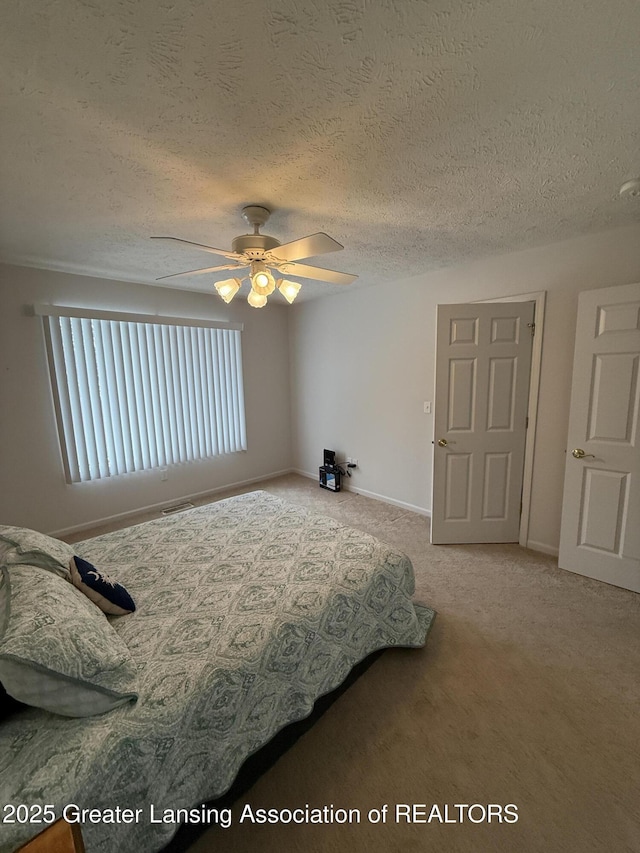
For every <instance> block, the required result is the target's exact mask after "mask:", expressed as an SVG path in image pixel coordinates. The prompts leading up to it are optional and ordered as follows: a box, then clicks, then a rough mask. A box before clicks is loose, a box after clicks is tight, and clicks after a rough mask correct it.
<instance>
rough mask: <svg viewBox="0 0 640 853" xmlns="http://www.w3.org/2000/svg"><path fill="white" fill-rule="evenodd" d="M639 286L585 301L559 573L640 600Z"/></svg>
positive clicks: (590, 294) (586, 296)
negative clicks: (584, 577)
mask: <svg viewBox="0 0 640 853" xmlns="http://www.w3.org/2000/svg"><path fill="white" fill-rule="evenodd" d="M639 362H640V284H631V285H624V286H622V287H609V288H605V289H604V290H591V291H586V292H585V293H581V294H580V298H579V303H578V324H577V330H576V345H575V355H574V364H573V384H572V392H571V411H570V415H569V434H568V445H567V457H566V467H565V481H564V495H563V514H562V527H561V534H560V556H559V560H558V562H559V565H560V567H561V568H563V569H569V570H571V571H573V572H578V573H580V574H583V575H587V576H588V577H592V578H598V579H599V580H603V581H607V582H608V583H612V584H615V585H617V586H623V587H626V588H627V589H632V590H635V591H636V592H640V447H639V436H638V410H639V408H640V383H639V381H638V369H639Z"/></svg>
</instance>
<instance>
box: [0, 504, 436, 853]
mask: <svg viewBox="0 0 640 853" xmlns="http://www.w3.org/2000/svg"><path fill="white" fill-rule="evenodd" d="M58 544H59V546H60V548H59V553H53V554H50V553H49V554H47V555H46V557H47V559H46V560H45V561H44V565H43V563H42V559H41V558H40V557H39V555H38V554H36V550H37V549H34V548H32V549H31V551H29V547H27V546H24V547H23V548H22V553H21V554H18V555H17V552H13V553H12V554H11V555H10V556H9V557H6V558H5V561H6V562H7V563H8V568H5V569H4V573H5V575H6V576H7V578H8V579H9V583H4V584H3V586H2V589H0V608H1V607H4V610H5V624H4V628H3V627H2V625H0V636H1V632H2V630H5V631H7V630H8V629H7V624H8V623H7V617H6V613H7V612H8V611H7V601H6V599H7V598H8V597H12V598H13V599H15V602H14V604H15V608H17V607H18V605H19V603H20V596H19V592H20V583H22V584H23V585H24V586H25V587H29V588H31V589H32V588H33V586H34V583H35V581H34V579H33V578H32V577H31V576H30V575H28V572H30V571H32V572H33V573H34V577H35V576H36V575H37V581H38V584H43V586H44V585H46V584H49V586H51V587H53V588H54V589H53V592H54V593H55V595H57V596H62V595H64V596H67V595H68V594H69V593H70V592H73V593H74V594H75V595H81V593H79V592H78V591H77V590H76V589H74V588H73V587H72V585H71V584H70V583H68V578H66V577H65V570H66V560H67V559H68V554H69V553H75V554H78V555H80V556H81V557H83V558H84V559H86V560H88V561H90V562H91V563H92V564H93V565H95V566H96V567H101V568H102V569H104V570H105V571H107V572H108V574H109V575H111V576H113V577H114V578H116V579H117V580H118V581H120V582H121V583H122V584H124V585H125V586H126V588H127V590H128V591H129V592H130V593H131V595H132V597H133V598H134V599H135V602H136V604H137V609H136V612H135V613H132V614H130V615H126V616H118V617H112V616H109V617H107V616H105V615H104V614H102V613H100V612H99V611H98V613H99V617H97V618H99V619H100V620H102V621H103V622H104V625H106V630H107V631H109V632H111V633H112V634H113V638H115V640H117V642H118V643H120V644H121V645H123V646H124V647H125V650H126V653H127V655H128V656H129V657H128V658H127V661H126V666H124V669H123V670H122V672H120V675H122V676H123V677H124V681H125V684H124V688H123V687H122V685H120V686H119V687H118V688H117V689H120V692H121V695H122V696H123V697H125V698H123V699H122V701H121V702H120V704H117V706H116V707H113V709H112V710H108V711H107V712H104V713H98V714H94V715H90V716H83V717H75V718H74V717H69V716H61V715H60V714H55V713H51V712H50V711H45V710H42V709H41V708H33V707H29V708H26V709H23V710H21V711H20V712H19V713H16V714H13V715H12V716H11V717H9V719H6V720H3V722H2V723H1V725H0V804H6V803H13V804H25V805H26V806H27V807H31V806H33V805H37V806H42V807H44V806H45V805H50V806H52V808H51V809H50V811H49V814H55V816H56V817H59V816H60V815H61V814H62V813H63V809H64V807H65V806H67V805H69V804H76V805H78V806H79V807H80V808H92V809H97V810H99V811H100V812H101V815H102V817H101V819H100V820H99V821H98V822H95V823H93V822H91V821H86V822H84V823H83V825H82V830H83V835H84V838H85V844H86V848H87V851H88V853H114V852H115V851H118V853H129V851H130V853H155V851H159V850H161V849H162V848H163V847H164V846H165V845H167V844H168V842H169V841H170V839H171V838H172V837H173V836H174V834H175V833H176V831H177V829H178V827H179V822H178V821H176V820H172V819H171V818H172V816H174V815H176V814H177V810H178V809H191V808H192V807H194V806H196V804H199V803H202V802H204V801H213V800H215V799H216V798H218V797H221V796H222V795H223V794H224V793H225V792H226V791H228V789H229V788H230V786H231V785H232V783H233V781H234V779H235V777H236V775H237V774H238V771H239V769H240V767H241V766H242V764H243V763H244V762H245V760H246V759H247V758H248V757H249V756H251V755H253V754H254V753H256V751H257V750H259V749H260V748H261V747H263V745H264V744H267V743H268V742H269V741H270V740H271V739H272V738H273V737H274V735H276V733H278V732H279V731H281V730H282V729H283V727H285V726H287V725H288V724H290V723H292V722H293V721H296V720H302V719H304V718H306V717H308V715H309V714H310V713H311V712H312V709H313V706H314V703H315V702H316V700H318V699H319V697H322V696H325V695H326V694H328V693H330V691H333V690H334V689H335V688H337V687H338V686H339V685H340V684H341V683H342V682H343V681H344V680H345V679H346V678H347V676H348V675H349V673H350V672H351V670H352V669H353V668H354V666H356V665H357V664H358V663H359V662H361V661H363V660H364V659H366V658H367V657H368V656H369V655H371V654H372V653H373V652H375V651H376V650H379V649H384V648H388V647H392V646H404V647H416V648H417V647H420V646H422V645H424V643H425V640H426V636H427V633H428V631H429V628H430V626H431V624H432V622H433V619H434V616H435V613H434V611H433V610H432V609H430V608H429V607H427V606H424V605H421V604H415V603H413V602H412V600H411V596H412V594H413V592H414V577H413V569H412V566H411V563H410V561H409V559H408V558H407V557H406V556H405V555H403V554H401V553H399V552H397V551H394V550H393V549H390V548H389V547H388V546H386V545H385V544H383V543H382V542H381V541H379V540H378V539H376V538H374V537H373V536H370V535H368V534H366V533H363V532H360V531H357V530H354V529H351V528H349V527H346V526H344V525H342V524H340V523H339V522H337V521H335V520H333V519H332V518H329V517H325V516H321V515H317V514H314V513H313V512H310V511H309V510H307V509H304V508H302V507H299V506H296V505H292V504H290V503H287V502H286V501H284V500H282V499H280V498H277V497H274V496H272V495H270V494H268V493H267V492H265V491H255V492H251V493H249V494H244V495H240V496H237V497H233V498H229V499H226V500H221V501H218V502H216V503H213V504H208V505H206V506H202V507H198V508H195V509H191V510H187V511H185V512H182V513H180V514H176V515H173V516H169V517H166V518H161V519H157V520H153V521H149V522H146V523H144V524H140V525H136V526H133V527H129V528H126V529H123V530H119V531H116V532H113V533H108V534H106V535H103V536H98V537H96V538H94V539H89V540H86V541H84V542H80V543H76V544H75V545H74V546H73V547H71V546H68V545H64V544H63V543H58ZM42 550H46V549H44V548H43V549H42ZM53 550H54V552H55V549H53ZM34 555H35V556H34ZM37 558H38V559H37ZM27 560H28V561H29V563H33V564H35V567H34V566H30V565H28V564H27V565H25V562H26V561H27ZM39 560H40V562H39ZM21 561H22V562H21ZM57 563H59V566H58V565H57ZM52 570H53V571H52ZM45 574H46V575H47V576H46V577H45ZM43 578H44V580H43ZM12 584H13V586H12ZM2 596H4V599H5V601H4V603H3V602H2V600H1V599H2ZM65 601H66V599H65ZM89 604H90V605H91V607H92V608H94V610H96V611H97V608H96V607H95V605H93V604H91V602H89ZM74 606H77V607H79V606H80V605H79V602H74ZM17 612H18V610H16V609H14V611H12V612H11V618H17V617H16V613H17ZM44 621H46V620H44ZM103 627H104V626H102V625H100V626H99V629H100V630H102V628H103ZM110 636H111V634H110ZM123 654H124V653H123ZM10 658H11V655H10V654H7V653H6V648H5V649H4V651H3V646H2V645H0V680H2V673H3V671H6V672H9V670H7V669H3V667H7V666H9V664H10V663H11V660H10ZM113 666H114V667H115V664H113ZM118 666H120V662H118ZM113 671H115V670H112V671H110V673H108V675H107V677H106V681H102V682H100V686H99V689H100V690H102V691H105V693H106V694H109V691H111V692H113V689H114V687H113V685H114V681H113ZM100 677H101V678H102V676H100ZM109 679H111V680H109ZM105 683H106V687H105ZM116 807H120V809H124V808H129V809H131V810H135V811H139V814H138V815H137V819H135V820H133V821H129V822H127V821H123V820H121V821H120V822H118V821H117V819H115V818H117V815H115V814H111V812H113V810H114V809H115V808H116ZM110 810H111V812H110ZM105 815H106V817H107V818H108V819H109V820H111V819H112V818H113V819H115V820H114V822H105V819H104V816H105ZM152 816H153V818H155V819H158V818H160V820H158V821H157V822H156V821H155V820H154V822H152V821H151V818H152ZM167 818H168V819H167ZM165 819H166V820H165ZM42 828H43V825H42V824H40V825H37V824H33V823H31V822H26V823H24V822H18V821H16V822H15V823H2V824H0V853H9V851H13V850H14V849H15V848H16V847H17V846H18V845H19V844H20V843H22V842H24V841H25V840H27V839H28V838H29V837H31V836H33V835H35V834H36V833H37V832H38V831H39V830H41V829H42Z"/></svg>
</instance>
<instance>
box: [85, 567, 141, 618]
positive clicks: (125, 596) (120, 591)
mask: <svg viewBox="0 0 640 853" xmlns="http://www.w3.org/2000/svg"><path fill="white" fill-rule="evenodd" d="M69 569H70V571H71V582H72V583H73V585H74V586H75V587H76V588H77V589H79V590H80V591H81V592H83V593H84V594H85V595H86V596H87V598H90V599H91V601H93V603H94V604H96V605H97V606H98V607H99V608H100V610H102V612H103V613H108V614H109V615H111V616H124V615H125V614H126V613H133V611H134V610H135V609H136V605H135V603H134V601H133V599H132V598H131V596H130V595H129V593H128V592H127V590H126V589H125V588H124V587H123V586H122V584H121V583H118V582H117V581H114V580H113V578H110V577H109V576H108V575H105V574H103V573H102V572H99V571H98V569H96V567H95V566H92V565H91V563H89V562H87V560H83V559H82V558H81V557H72V558H71V559H70V560H69Z"/></svg>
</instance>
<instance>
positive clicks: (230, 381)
mask: <svg viewBox="0 0 640 853" xmlns="http://www.w3.org/2000/svg"><path fill="white" fill-rule="evenodd" d="M35 311H36V313H38V314H41V315H42V316H43V321H44V327H45V336H46V340H47V353H48V357H49V366H50V369H51V380H52V388H53V395H54V403H55V408H56V416H57V419H58V427H59V432H60V441H61V446H62V455H63V460H64V466H65V475H66V478H67V482H69V483H79V482H84V481H86V480H96V479H100V478H102V477H111V476H113V475H114V474H125V473H128V472H132V471H144V470H146V469H149V468H157V467H164V466H166V465H170V464H174V463H176V462H189V461H192V460H197V459H207V458H210V457H213V456H218V455H220V454H223V453H234V452H236V451H239V450H246V428H245V416H244V392H243V384H242V352H241V343H240V335H241V330H242V326H240V325H233V324H226V323H215V322H207V321H201V320H183V319H178V318H165V317H155V316H145V315H133V314H112V313H109V312H103V311H90V312H89V311H84V310H79V309H72V308H59V307H57V306H36V308H35Z"/></svg>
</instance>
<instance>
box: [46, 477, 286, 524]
mask: <svg viewBox="0 0 640 853" xmlns="http://www.w3.org/2000/svg"><path fill="white" fill-rule="evenodd" d="M292 473H294V469H293V468H284V469H283V470H282V471H272V472H271V473H270V474H263V475H262V476H260V477H252V478H251V479H249V480H238V481H237V482H236V483H227V484H226V485H225V486H218V487H217V488H215V489H206V490H205V491H204V492H195V493H194V494H190V495H182V496H180V497H176V498H172V500H169V501H166V500H165V501H160V503H156V504H147V505H146V506H141V507H138V508H137V509H132V510H127V512H118V513H116V514H115V515H106V516H104V517H102V518H97V519H95V521H88V522H85V523H84V524H77V525H75V526H74V527H64V528H63V529H62V530H54V531H53V533H49V534H48V535H49V536H54V537H56V538H61V537H64V536H68V535H69V534H70V533H81V532H82V531H83V530H91V529H92V528H93V527H100V526H101V525H103V524H111V523H112V522H114V521H122V520H124V519H127V518H132V519H133V518H135V517H136V516H137V515H141V514H142V513H146V512H154V511H155V510H158V512H160V511H161V510H163V509H166V508H167V507H170V506H173V505H174V504H179V503H187V502H188V501H193V500H198V499H199V498H204V497H207V495H217V494H219V493H220V492H227V491H229V490H231V489H240V488H242V487H243V486H251V485H252V484H253V483H261V482H262V481H263V480H271V479H272V477H282V476H284V475H285V474H292Z"/></svg>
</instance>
